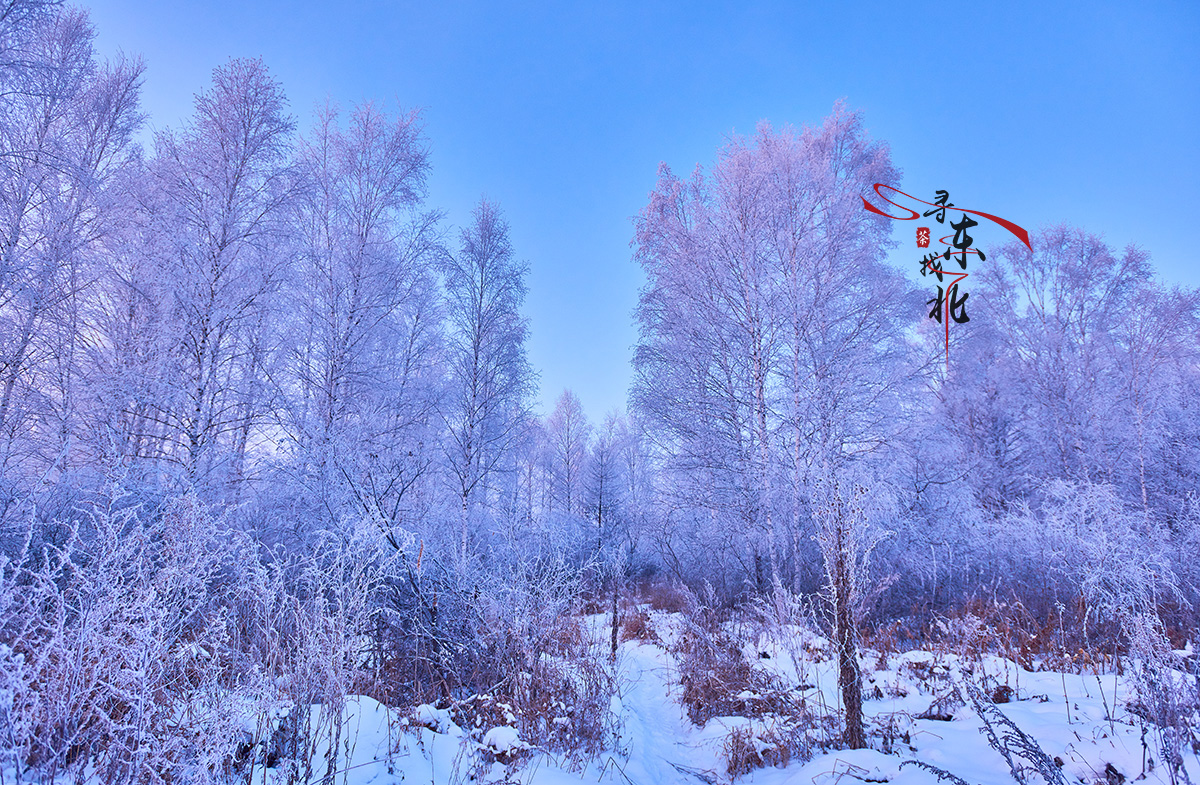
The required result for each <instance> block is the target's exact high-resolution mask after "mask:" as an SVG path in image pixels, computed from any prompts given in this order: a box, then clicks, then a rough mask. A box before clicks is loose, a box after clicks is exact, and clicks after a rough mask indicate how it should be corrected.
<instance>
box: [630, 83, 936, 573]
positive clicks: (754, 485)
mask: <svg viewBox="0 0 1200 785" xmlns="http://www.w3.org/2000/svg"><path fill="white" fill-rule="evenodd" d="M895 178H896V172H895V170H894V169H893V168H892V166H891V163H890V160H889V157H888V152H887V148H886V146H884V145H881V144H879V143H875V142H872V141H871V140H870V139H869V138H868V137H867V135H866V133H865V131H864V130H863V128H862V123H861V119H860V118H859V117H858V115H856V114H853V113H850V112H848V111H846V110H845V109H844V108H842V107H841V106H838V107H836V108H835V110H834V113H833V114H832V115H831V116H830V117H829V118H827V119H826V120H825V122H824V123H823V124H822V125H821V126H820V127H817V128H812V129H806V130H804V131H803V132H802V133H796V132H794V131H792V130H790V129H789V130H784V131H782V132H776V131H774V130H773V129H771V128H770V127H769V126H766V125H763V126H761V127H760V128H759V131H758V134H757V135H756V136H755V137H754V138H753V139H751V140H748V139H742V138H735V139H733V140H732V141H731V142H730V143H729V144H728V145H726V146H725V147H724V148H723V149H722V150H721V152H720V154H719V156H718V160H717V163H716V165H715V166H714V167H713V170H712V172H711V173H710V174H709V175H705V174H704V173H703V172H701V171H699V170H698V171H697V172H696V173H695V175H694V176H693V177H692V178H691V180H690V181H688V182H685V181H683V180H681V179H679V178H677V177H676V176H675V175H673V174H672V173H671V172H670V170H669V169H667V168H666V167H665V166H664V167H663V168H661V169H660V172H659V181H658V184H657V186H656V188H655V189H654V191H653V192H652V193H651V196H650V204H649V205H648V206H647V207H646V208H645V209H644V210H643V212H642V213H641V215H640V217H639V219H638V222H637V236H636V240H635V242H636V245H637V251H636V256H637V259H638V261H639V262H640V263H641V265H642V267H643V269H644V270H645V271H646V274H647V277H648V285H647V287H646V289H645V290H644V291H643V293H642V298H641V301H640V303H639V306H638V310H637V319H638V325H639V329H640V338H639V342H638V346H637V350H636V354H635V358H634V369H635V374H636V376H635V382H634V391H633V403H634V406H635V408H636V411H637V412H638V413H639V416H641V417H642V418H643V419H644V421H645V423H646V427H647V429H648V431H649V432H650V433H651V434H652V436H653V438H654V439H655V440H656V441H657V443H658V445H659V447H660V448H661V449H662V451H663V452H664V453H665V454H666V455H667V456H668V463H667V471H668V472H670V473H671V475H672V484H673V485H674V486H675V487H676V488H678V489H679V493H680V496H681V499H680V501H679V506H680V507H682V508H684V509H686V508H687V507H689V506H690V507H692V508H693V509H698V510H707V511H708V515H709V518H710V522H709V523H708V524H705V523H703V522H701V521H700V519H699V518H696V520H697V524H696V525H697V528H698V530H701V531H702V530H703V529H704V528H706V527H707V528H709V534H708V538H709V539H708V542H709V544H710V545H711V546H712V547H713V548H714V551H724V552H726V553H727V555H729V556H731V557H733V558H734V559H738V560H740V561H742V562H743V563H745V564H748V566H749V571H750V576H751V577H752V579H753V581H754V583H755V585H756V586H757V588H758V589H759V590H764V589H765V588H766V586H767V584H768V582H770V583H771V584H773V585H774V586H776V587H781V586H782V583H783V582H784V578H785V573H787V574H790V575H791V577H792V580H793V581H796V582H797V583H798V582H799V580H798V578H799V576H800V570H799V569H798V568H799V564H800V563H801V562H802V561H803V559H802V558H801V550H802V548H803V547H804V545H803V543H804V541H805V540H806V539H807V538H805V537H802V536H801V531H802V529H803V528H805V527H806V526H807V520H808V518H809V511H808V507H809V503H808V492H809V491H808V489H809V487H810V486H811V485H812V484H813V483H814V482H815V481H816V480H817V479H818V477H817V474H818V471H817V469H816V468H815V467H819V466H823V467H828V470H836V469H837V467H838V466H840V465H841V464H842V463H844V462H846V461H848V460H854V459H857V458H860V457H862V456H865V455H868V454H870V453H872V452H875V451H877V450H878V449H879V448H880V447H881V446H885V445H888V444H890V443H891V442H892V441H893V440H895V438H896V437H897V435H898V434H899V433H901V432H902V431H903V426H904V422H905V420H906V419H907V418H906V415H905V414H904V411H903V407H902V406H901V405H900V401H901V400H902V399H903V397H904V395H905V394H906V393H908V394H911V392H912V391H913V389H914V387H913V385H912V381H913V380H914V378H915V376H914V373H913V367H912V364H911V363H910V361H909V358H908V357H907V345H906V341H905V330H906V328H907V327H909V326H910V325H911V324H912V323H913V322H914V321H915V314H916V313H917V312H918V310H917V309H918V306H917V305H916V303H915V301H914V299H913V297H912V295H911V292H912V288H911V287H910V286H909V285H908V284H907V283H905V281H904V279H903V277H902V276H900V275H899V274H898V273H897V272H895V271H893V270H891V269H889V268H887V267H886V266H885V265H884V264H883V262H882V254H883V250H884V247H885V244H886V241H887V232H888V231H889V226H888V222H887V221H886V220H882V221H881V220H879V217H878V216H873V215H871V214H870V213H867V212H866V211H864V210H863V209H862V202H861V196H860V195H861V194H862V193H863V192H865V191H866V190H868V189H869V187H870V185H871V184H872V183H874V182H891V181H894V180H895ZM822 471H824V470H822ZM685 517H686V516H685ZM693 517H695V516H693ZM701 517H703V516H701ZM712 527H717V529H716V530H714V529H713V528H712ZM728 529H734V530H737V531H739V532H744V533H745V534H739V535H738V536H737V537H735V538H733V539H732V541H730V540H728V539H725V541H724V542H722V539H723V536H722V534H721V533H720V531H721V530H728ZM731 545H732V547H733V548H734V549H735V550H736V551H737V552H736V553H729V552H728V550H727V549H728V547H729V546H731ZM784 549H786V550H784ZM789 555H790V557H791V558H790V559H788V560H787V561H788V562H789V563H788V564H786V565H785V563H784V560H785V559H784V557H785V556H789Z"/></svg>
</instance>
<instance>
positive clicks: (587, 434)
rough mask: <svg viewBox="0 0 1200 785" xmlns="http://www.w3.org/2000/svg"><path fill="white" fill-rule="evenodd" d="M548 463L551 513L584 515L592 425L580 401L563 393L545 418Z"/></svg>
mask: <svg viewBox="0 0 1200 785" xmlns="http://www.w3.org/2000/svg"><path fill="white" fill-rule="evenodd" d="M545 438H546V441H545V461H546V467H547V470H548V474H549V478H548V479H549V486H550V510H549V511H550V512H551V513H557V514H559V515H565V516H569V517H576V518H578V517H582V516H583V514H584V488H585V487H586V486H585V481H586V472H587V460H588V447H589V446H590V444H591V440H592V425H591V423H589V422H588V419H587V415H586V414H585V413H584V411H583V405H582V404H580V403H579V398H578V397H576V395H575V393H573V392H571V391H570V390H563V393H562V395H561V396H559V398H558V403H557V404H555V406H554V411H553V412H551V413H550V416H549V417H547V418H546V426H545Z"/></svg>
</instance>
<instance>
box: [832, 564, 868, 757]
mask: <svg viewBox="0 0 1200 785" xmlns="http://www.w3.org/2000/svg"><path fill="white" fill-rule="evenodd" d="M836 575H837V581H836V583H835V586H834V592H835V594H836V596H835V598H834V602H835V608H834V617H835V618H834V623H835V624H836V627H837V629H836V630H834V637H835V638H836V639H837V655H838V687H839V688H841V691H842V707H843V709H844V711H845V721H846V731H845V737H844V739H843V741H844V742H845V744H846V746H847V747H849V748H850V749H852V750H861V749H863V748H864V747H866V746H867V742H866V738H865V735H864V733H863V716H862V672H861V671H860V670H859V669H858V642H857V641H856V640H855V630H854V614H853V609H852V608H851V607H850V581H851V576H850V565H849V564H847V563H846V560H845V556H844V552H843V554H842V555H841V556H840V558H839V559H838V562H837V566H836Z"/></svg>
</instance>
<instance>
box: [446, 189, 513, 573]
mask: <svg viewBox="0 0 1200 785" xmlns="http://www.w3.org/2000/svg"><path fill="white" fill-rule="evenodd" d="M527 274H528V266H527V265H526V264H525V263H523V262H520V261H518V260H517V258H516V256H515V255H514V253H513V248H512V244H511V242H510V241H509V238H508V225H507V223H506V222H505V221H504V218H503V217H502V215H501V213H500V210H499V208H498V207H497V206H496V205H494V204H492V203H490V202H488V201H486V200H482V201H480V202H479V204H478V205H477V206H476V207H475V210H474V211H473V213H472V216H471V223H470V224H469V225H468V226H467V227H466V228H464V229H463V230H462V231H461V233H460V236H459V248H458V251H457V252H456V253H453V254H448V255H447V256H446V257H444V262H443V264H442V275H443V277H444V279H445V287H446V311H447V313H446V317H447V322H448V337H447V338H448V340H447V343H448V351H447V358H446V362H447V372H448V375H449V380H448V381H449V384H448V387H447V390H446V394H445V397H444V399H443V403H442V416H443V418H444V420H445V424H446V431H447V434H446V436H447V438H446V463H447V466H448V467H449V470H450V474H451V476H452V477H453V483H454V492H455V494H456V495H457V497H458V501H459V502H460V503H461V508H462V530H461V532H460V534H461V537H460V543H459V546H460V549H461V551H462V553H463V555H465V554H466V551H467V547H468V535H469V531H468V524H469V521H470V519H471V516H472V511H473V508H474V507H476V506H482V507H483V508H485V509H486V508H487V507H489V506H491V505H492V503H493V502H492V499H491V498H490V496H491V495H492V494H491V492H490V491H491V484H492V481H493V478H494V475H496V474H497V473H501V472H504V473H512V472H514V471H515V464H514V455H513V450H514V448H516V447H517V446H518V444H519V443H520V442H521V441H522V440H524V439H526V438H528V432H527V425H528V422H529V411H530V410H529V398H530V395H532V393H533V391H534V389H535V383H536V378H535V376H534V374H533V371H532V369H531V368H530V366H529V361H528V360H527V359H526V356H525V338H526V334H527V330H528V328H527V323H526V320H525V319H524V317H522V316H521V312H520V309H521V304H522V303H523V301H524V299H525V291H526V286H525V277H526V275H527Z"/></svg>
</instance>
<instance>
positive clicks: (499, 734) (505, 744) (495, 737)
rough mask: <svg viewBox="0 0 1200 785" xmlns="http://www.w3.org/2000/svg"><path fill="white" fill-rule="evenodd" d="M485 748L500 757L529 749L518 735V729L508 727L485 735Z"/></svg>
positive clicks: (493, 729) (497, 728) (503, 726)
mask: <svg viewBox="0 0 1200 785" xmlns="http://www.w3.org/2000/svg"><path fill="white" fill-rule="evenodd" d="M483 746H485V747H487V748H488V749H490V750H491V751H492V752H495V753H497V754H499V755H506V754H508V753H511V752H515V751H516V750H522V749H525V748H527V747H528V745H527V744H525V743H524V742H523V741H521V736H520V734H518V733H517V729H516V728H512V727H509V726H508V725H501V726H499V727H495V728H492V729H491V730H490V731H488V732H487V733H485V734H483Z"/></svg>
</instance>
